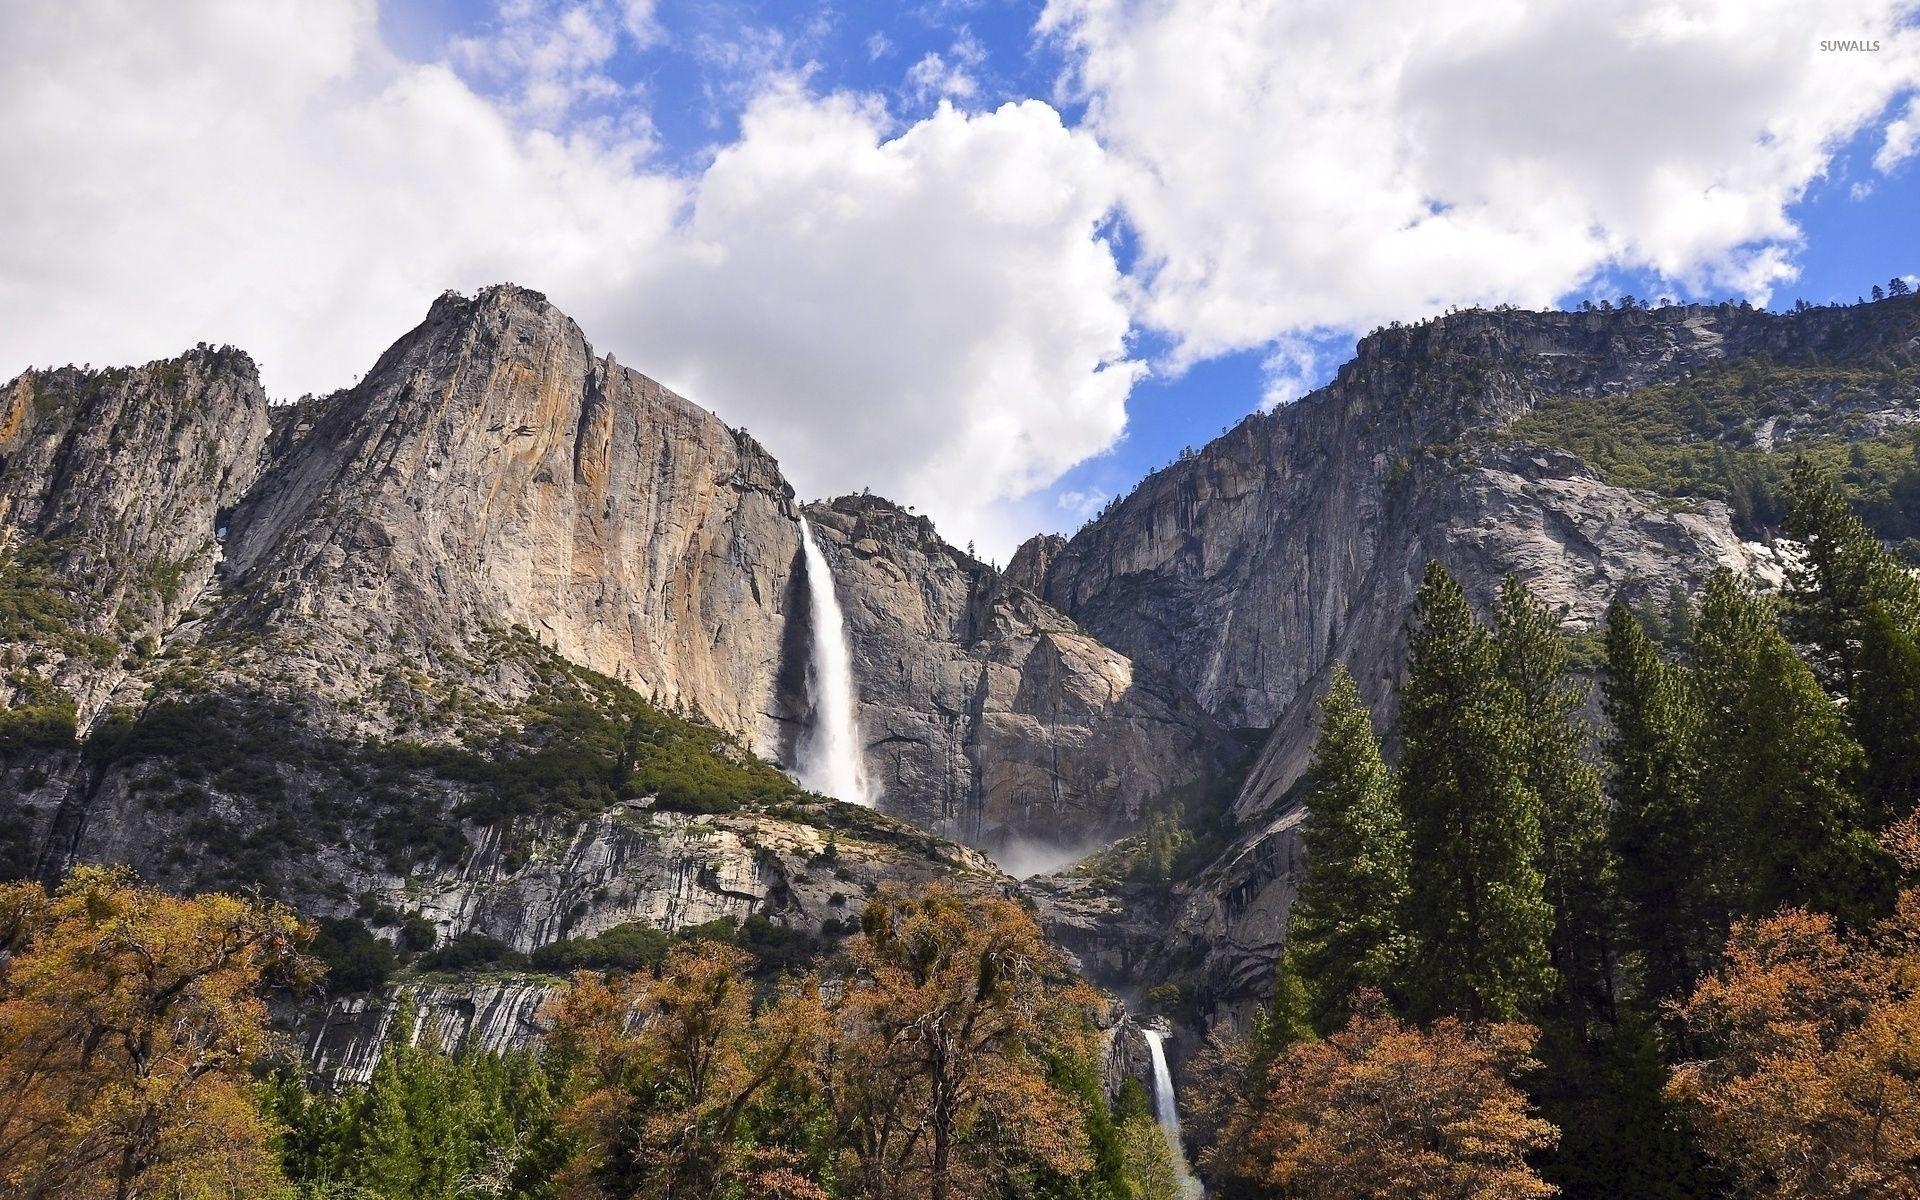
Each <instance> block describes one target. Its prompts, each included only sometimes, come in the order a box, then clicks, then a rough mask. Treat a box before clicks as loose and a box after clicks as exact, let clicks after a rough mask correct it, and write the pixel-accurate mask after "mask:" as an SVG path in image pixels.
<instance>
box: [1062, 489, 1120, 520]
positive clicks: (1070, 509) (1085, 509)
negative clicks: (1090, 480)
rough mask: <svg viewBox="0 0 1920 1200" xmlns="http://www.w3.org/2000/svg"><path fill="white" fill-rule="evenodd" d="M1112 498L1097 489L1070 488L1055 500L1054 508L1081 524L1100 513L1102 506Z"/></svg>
mask: <svg viewBox="0 0 1920 1200" xmlns="http://www.w3.org/2000/svg"><path fill="white" fill-rule="evenodd" d="M1112 498H1113V497H1111V496H1109V495H1108V494H1107V493H1106V492H1104V491H1102V490H1100V489H1099V488H1097V487H1094V488H1085V489H1081V488H1068V489H1066V490H1065V491H1063V492H1061V493H1060V494H1059V495H1058V496H1056V497H1055V498H1054V507H1056V508H1058V509H1059V510H1060V511H1061V512H1062V513H1064V514H1065V515H1066V516H1067V517H1068V518H1069V519H1071V520H1072V521H1074V522H1075V523H1080V522H1084V521H1086V520H1087V518H1089V517H1091V516H1093V514H1095V513H1097V512H1099V511H1100V506H1101V505H1103V504H1105V503H1106V502H1107V501H1108V500H1111V499H1112Z"/></svg>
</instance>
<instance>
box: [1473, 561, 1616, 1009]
mask: <svg viewBox="0 0 1920 1200" xmlns="http://www.w3.org/2000/svg"><path fill="white" fill-rule="evenodd" d="M1494 641H1495V644H1496V645H1497V646H1498V648H1499V652H1500V673H1501V675H1502V677H1503V678H1505V679H1506V681H1507V683H1509V684H1510V685H1512V687H1513V689H1514V690H1515V691H1516V692H1518V693H1519V696H1520V704H1521V712H1522V717H1523V721H1524V729H1525V737H1524V744H1523V747H1522V750H1523V765H1524V772H1525V780H1526V784H1527V787H1528V788H1529V789H1530V790H1531V791H1532V792H1533V794H1534V796H1535V798H1536V799H1537V800H1538V802H1539V806H1540V808H1539V811H1540V874H1541V878H1542V880H1543V881H1544V886H1545V894H1546V899H1547V903H1548V905H1549V906H1550V907H1551V908H1552V910H1553V932H1552V935H1551V936H1550V937H1549V939H1548V943H1547V948H1548V955H1549V958H1550V959H1551V961H1552V963H1553V967H1554V970H1555V972H1556V973H1557V974H1558V976H1559V987H1560V994H1559V1000H1560V1004H1561V1006H1562V1008H1563V1010H1564V1011H1563V1016H1564V1017H1565V1019H1566V1020H1567V1021H1568V1023H1569V1024H1570V1025H1571V1027H1572V1028H1573V1029H1574V1031H1575V1032H1576V1034H1577V1035H1579V1036H1583V1037H1584V1036H1585V1035H1586V1032H1587V1026H1588V1024H1589V1022H1591V1021H1592V1020H1594V1019H1595V1018H1596V1017H1599V1016H1602V1015H1604V1014H1605V1013H1606V1012H1607V1010H1608V1009H1610V1007H1611V985H1612V949H1611V946H1610V944H1609V937H1608V933H1609V930H1610V928H1611V926H1612V924H1613V917H1612V913H1611V905H1610V903H1609V898H1608V892H1609V887H1610V885H1611V882H1612V880H1611V874H1610V872H1609V871H1608V864H1607V841H1606V839H1607V811H1606V797H1605V796H1604V794H1603V793H1602V792H1601V788H1600V768H1599V766H1598V765H1597V764H1596V763H1594V762H1593V761H1592V759H1591V758H1590V757H1589V753H1588V748H1589V746H1590V745H1591V744H1592V741H1593V731H1592V729H1591V728H1590V727H1589V725H1588V723H1587V721H1586V720H1585V719H1584V718H1583V717H1582V716H1581V715H1580V714H1581V710H1582V709H1583V708H1584V707H1585V706H1586V699H1587V689H1586V688H1585V687H1583V686H1580V685H1578V684H1575V683H1573V682H1572V681H1571V680H1569V678H1568V676H1567V644H1566V641H1565V639H1564V638H1563V637H1562V636H1561V632H1560V615H1559V614H1558V613H1555V612H1553V611H1552V610H1550V609H1548V608H1547V607H1546V606H1545V605H1543V604H1540V603H1538V602H1537V601H1535V600H1534V598H1533V596H1532V594H1531V593H1530V592H1528V591H1527V588H1526V585H1525V584H1523V583H1521V582H1520V581H1519V580H1518V579H1516V578H1514V577H1513V576H1511V575H1509V576H1508V577H1507V578H1506V580H1505V581H1504V582H1503V583H1502V584H1501V587H1500V606H1499V609H1498V610H1497V612H1496V613H1495V619H1494Z"/></svg>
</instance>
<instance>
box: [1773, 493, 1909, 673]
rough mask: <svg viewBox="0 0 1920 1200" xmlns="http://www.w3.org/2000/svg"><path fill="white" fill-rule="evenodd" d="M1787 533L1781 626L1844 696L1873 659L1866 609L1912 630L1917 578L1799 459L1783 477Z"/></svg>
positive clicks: (1874, 664)
mask: <svg viewBox="0 0 1920 1200" xmlns="http://www.w3.org/2000/svg"><path fill="white" fill-rule="evenodd" d="M1788 497H1789V500H1788V507H1787V518H1786V523H1785V524H1786V529H1787V532H1788V533H1790V534H1792V535H1793V536H1794V537H1795V538H1797V539H1799V541H1800V544H1801V546H1800V555H1799V557H1798V558H1797V559H1796V560H1795V561H1794V562H1793V565H1792V566H1791V567H1790V568H1789V569H1788V571H1787V587H1786V602H1787V603H1786V614H1785V615H1786V622H1785V623H1786V629H1787V634H1788V636H1789V637H1790V638H1791V639H1792V640H1793V641H1794V642H1795V643H1798V644H1800V645H1804V646H1808V647H1810V648H1811V652H1812V653H1813V655H1814V665H1815V668H1816V671H1817V673H1818V674H1819V676H1820V678H1821V680H1822V681H1823V682H1824V683H1826V684H1827V685H1828V686H1829V687H1831V688H1832V689H1833V690H1834V691H1835V692H1836V693H1838V694H1839V695H1842V696H1848V697H1851V696H1852V695H1853V693H1854V688H1855V686H1856V679H1857V677H1858V675H1859V674H1860V673H1861V672H1862V671H1868V672H1871V671H1872V670H1873V669H1874V667H1875V666H1876V665H1877V664H1876V660H1875V659H1874V658H1873V657H1872V656H1870V655H1867V654H1865V653H1864V652H1863V647H1862V642H1863V641H1864V639H1865V637H1866V633H1867V623H1868V619H1869V618H1868V611H1869V609H1871V608H1872V607H1873V606H1874V605H1879V606H1880V607H1881V608H1882V610H1883V611H1884V612H1885V613H1886V615H1887V617H1888V618H1889V619H1890V620H1891V621H1892V622H1893V623H1894V625H1895V626H1896V627H1898V628H1901V629H1905V630H1907V631H1908V632H1909V634H1912V633H1913V632H1914V631H1916V630H1917V629H1920V582H1916V581H1915V580H1914V578H1913V576H1912V575H1910V574H1908V573H1907V572H1906V571H1905V570H1904V569H1903V568H1902V567H1901V565H1900V561H1899V560H1898V559H1897V558H1895V557H1894V556H1893V554H1892V553H1891V552H1889V551H1888V550H1887V548H1886V547H1885V546H1882V545H1881V544H1880V540H1879V539H1878V538H1876V537H1875V536H1874V535H1873V531H1872V530H1870V529H1868V528H1867V526H1866V523H1865V522H1864V521H1862V520H1861V519H1860V518H1859V517H1858V516H1857V515H1856V514H1855V513H1854V511H1853V509H1852V507H1851V506H1849V505H1848V503H1847V499H1846V496H1845V495H1844V494H1843V493H1842V492H1841V490H1840V488H1839V485H1838V484H1836V483H1835V482H1834V480H1833V477H1832V476H1830V475H1828V474H1827V473H1826V472H1824V471H1822V470H1820V469H1819V468H1818V467H1815V466H1814V465H1813V464H1812V463H1810V462H1808V461H1807V460H1805V459H1801V460H1800V461H1798V462H1796V463H1794V465H1793V468H1792V471H1791V473H1790V474H1789V476H1788Z"/></svg>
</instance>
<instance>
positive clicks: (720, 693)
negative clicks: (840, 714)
mask: <svg viewBox="0 0 1920 1200" xmlns="http://www.w3.org/2000/svg"><path fill="white" fill-rule="evenodd" d="M286 440H287V442H288V443H289V444H288V446H287V448H286V449H285V451H284V452H283V455H282V457H281V458H280V459H279V460H278V461H276V462H275V463H274V465H273V467H272V468H271V470H270V471H269V472H268V474H267V475H266V477H265V478H263V479H262V480H261V481H260V483H259V485H258V486H257V487H255V488H254V489H253V490H252V491H251V492H250V493H249V495H248V496H247V498H246V499H245V501H244V502H243V503H242V504H241V505H240V506H239V508H238V509H237V510H236V512H235V513H234V516H233V521H232V531H231V535H230V538H229V556H230V564H229V570H228V573H229V576H230V578H231V579H232V580H233V582H234V591H235V595H236V598H237V602H236V603H235V604H233V605H232V606H231V607H230V608H229V609H228V610H227V611H225V612H224V613H223V614H222V616H221V621H222V623H223V624H225V625H227V626H229V627H232V628H236V629H245V630H248V631H250V632H260V633H266V634H269V635H272V636H276V637H277V638H278V639H279V640H280V641H281V642H282V643H283V644H284V647H285V649H286V650H287V651H288V652H289V653H292V654H297V655H300V656H302V657H305V658H308V659H310V660H311V661H312V662H313V663H314V664H315V665H316V667H317V668H320V669H316V670H315V671H314V672H313V680H312V682H313V684H314V685H315V686H316V687H319V688H321V689H323V690H328V691H337V692H339V693H341V694H343V695H345V696H351V695H353V694H354V693H355V692H357V691H361V690H364V689H365V688H366V687H367V684H368V681H367V679H366V677H365V674H364V671H363V668H365V667H374V668H377V667H379V666H381V665H384V663H385V662H388V661H391V660H392V659H393V658H394V657H395V656H396V655H398V656H400V657H411V656H416V655H419V654H421V653H423V652H425V653H428V654H430V653H431V652H432V651H434V650H436V649H440V648H444V647H447V646H458V645H463V644H465V643H466V642H468V641H470V640H472V639H473V638H474V637H475V636H476V635H477V634H479V633H481V632H483V631H484V630H487V629H493V628H500V627H505V626H514V625H518V626H523V627H525V628H526V629H528V630H529V631H531V632H532V633H533V634H534V636H535V637H537V638H538V639H539V640H540V641H541V642H542V643H543V644H545V645H548V646H551V647H553V648H555V649H557V650H558V651H559V652H560V653H561V654H563V655H565V656H566V657H567V658H569V659H572V660H574V661H576V662H579V663H582V664H584V665H586V666H589V667H592V668H594V669H595V670H598V671H601V672H603V673H604V674H607V675H611V676H614V677H615V678H618V679H621V680H622V681H624V682H627V683H630V684H631V685H633V686H634V687H636V688H638V689H639V690H640V691H642V692H643V693H646V694H649V695H651V696H654V697H655V698H657V699H658V700H659V701H660V702H661V703H663V704H667V705H672V706H682V707H685V708H687V709H689V710H691V711H695V712H698V713H700V714H702V715H704V716H705V717H707V718H708V719H709V720H711V721H713V722H714V723H716V724H718V725H720V726H721V727H722V728H725V729H728V730H731V731H733V732H736V733H739V734H741V735H743V736H745V737H747V738H748V739H749V740H750V741H752V742H753V743H754V744H756V745H758V746H760V747H761V748H763V749H770V748H772V747H773V745H774V744H775V742H776V741H777V739H778V729H779V725H778V720H779V717H780V716H781V715H782V710H781V705H780V701H779V700H778V699H777V698H776V696H775V693H774V683H775V679H776V676H777V675H778V673H779V670H780V662H781V653H782V651H781V647H782V637H783V633H784V626H785V620H786V613H787V612H788V611H789V609H790V606H791V597H789V595H788V588H789V583H790V580H791V578H792V575H793V572H794V564H795V559H796V555H797V553H798V550H799V534H798V526H797V524H796V519H797V515H796V511H795V509H794V507H793V504H792V489H791V488H789V487H788V486H787V484H786V482H785V481H784V480H783V479H782V478H781V476H780V472H779V468H778V466H777V465H776V464H775V463H774V461H773V459H772V458H771V457H770V456H768V455H767V454H766V452H765V451H763V450H762V449H761V448H760V447H759V446H758V445H757V444H756V443H754V442H753V440H752V439H751V438H748V437H747V436H746V435H745V434H742V433H737V432H735V431H733V430H730V429H728V428H727V427H726V426H725V425H724V424H722V423H721V422H720V421H719V420H718V419H717V418H715V417H714V416H713V415H712V414H711V413H708V412H705V411H704V410H702V409H700V408H697V407H695V406H694V405H692V404H690V403H688V402H687V401H685V400H682V399H681V398H680V397H678V396H676V395H674V394H673V393H671V392H668V391H667V390H666V389H664V388H662V387H661V386H660V385H659V384H657V383H655V382H653V381H652V380H650V379H648V378H646V377H645V376H643V375H640V374H638V373H636V372H634V371H631V370H628V369H627V368H624V367H621V366H619V365H618V364H616V363H615V362H614V361H613V360H612V359H611V358H603V359H595V358H594V357H593V354H592V350H591V348H590V347H589V346H588V344H587V341H586V339H585V337H584V336H582V334H581V332H580V330H579V329H578V327H576V326H575V325H574V323H573V322H572V321H570V320H568V319H567V318H566V317H565V316H564V315H562V314H561V313H560V312H559V311H558V310H557V309H555V308H554V307H553V306H552V305H550V304H549V303H547V301H546V300H545V298H544V297H542V296H540V295H539V294H538V293H535V292H529V291H526V290H525V289H521V288H516V287H511V286H503V287H497V288H490V289H487V290H486V291H484V292H482V293H480V295H479V296H477V297H475V298H473V299H466V298H464V297H460V296H455V295H451V294H450V295H447V296H443V297H442V298H441V299H440V300H439V301H438V302H437V303H435V304H434V306H433V309H432V311H431V312H429V313H428V315H427V319H426V321H425V323H423V324H422V325H421V326H420V327H419V328H418V329H416V330H414V331H413V332H412V333H411V334H409V335H408V336H407V337H405V338H403V339H402V340H401V341H400V342H398V343H396V344H395V345H394V347H393V348H392V349H390V350H389V351H387V353H386V354H385V355H384V356H382V358H381V359H380V361H379V363H378V364H377V365H376V366H375V367H374V369H373V370H372V371H370V372H369V373H368V374H367V376H366V378H365V379H364V380H363V381H362V382H361V383H360V384H359V386H357V387H356V388H354V389H353V390H352V391H351V392H347V393H343V394H341V395H338V396H336V397H333V398H331V399H330V400H329V401H328V402H326V403H325V404H323V405H318V406H316V407H315V411H313V412H312V413H310V414H302V419H301V423H300V426H299V427H298V428H296V429H295V430H293V431H292V432H291V433H290V435H289V436H288V437H287V439H286ZM368 647H371V648H373V649H374V654H373V656H372V658H371V660H370V659H369V656H368V655H367V653H366V648H368Z"/></svg>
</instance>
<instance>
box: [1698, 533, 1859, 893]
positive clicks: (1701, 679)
mask: <svg viewBox="0 0 1920 1200" xmlns="http://www.w3.org/2000/svg"><path fill="white" fill-rule="evenodd" d="M1693 669H1694V679H1695V683H1696V686H1697V687H1698V689H1699V692H1700V697H1701V711H1702V723H1701V779H1702V784H1703V788H1702V794H1703V797H1704V798H1705V799H1706V802H1707V803H1706V809H1707V812H1708V813H1709V814H1710V815H1712V816H1713V817H1715V818H1717V819H1718V820H1717V821H1716V826H1717V828H1720V829H1727V830H1730V831H1732V837H1731V843H1732V850H1733V863H1734V867H1735V878H1736V887H1735V888H1734V889H1733V894H1734V895H1736V896H1737V897H1738V899H1739V902H1740V903H1739V907H1738V909H1737V913H1738V915H1761V914H1766V913H1771V912H1773V911H1774V910H1775V909H1777V908H1779V907H1781V906H1783V905H1799V906H1802V907H1807V908H1812V909H1816V910H1818V911H1822V912H1830V913H1834V914H1837V915H1839V916H1841V917H1842V918H1844V919H1846V920H1848V921H1853V922H1859V921H1865V920H1867V919H1869V918H1871V917H1872V916H1873V915H1875V913H1876V912H1877V911H1878V910H1879V908H1880V906H1881V905H1882V904H1883V903H1884V901H1885V898H1886V893H1887V891H1888V886H1889V884H1890V882H1891V879H1890V864H1889V863H1888V861H1887V859H1886V857H1885V855H1884V854H1883V853H1882V852H1881V851H1880V849H1879V847H1878V846H1877V844H1876V843H1875V841H1874V837H1873V833H1872V831H1871V830H1869V829H1868V828H1867V824H1866V819H1865V814H1864V810H1863V806H1862V805H1861V803H1860V799H1859V796H1858V795H1857V794H1856V793H1855V792H1854V790H1853V788H1852V781H1853V780H1854V779H1856V778H1857V777H1858V773H1859V772H1860V770H1861V768H1862V766H1863V758H1862V754H1861V751H1860V746H1859V744H1858V743H1857V742H1856V741H1854V739H1853V736H1852V734H1851V733H1850V732H1849V731H1848V729H1847V722H1846V719H1845V717H1844V716H1843V715H1842V713H1841V710H1840V708H1839V707H1838V706H1837V705H1836V704H1835V703H1834V702H1833V700H1832V699H1831V698H1830V697H1829V696H1828V695H1827V693H1826V691H1825V690H1823V689H1822V688H1821V686H1820V683H1819V680H1817V679H1816V678H1815V677H1814V674H1813V671H1812V670H1811V669H1810V668H1809V667H1808V666H1807V664H1806V663H1805V662H1803V661H1801V659H1800V658H1799V656H1798V655H1796V654H1795V653H1794V651H1793V647H1792V646H1791V645H1789V644H1788V643H1787V639H1786V637H1785V636H1784V635H1782V634H1781V632H1780V630H1779V628H1778V626H1777V625H1776V623H1775V620H1774V613H1773V606H1772V604H1771V603H1769V602H1768V601H1766V600H1764V599H1762V598H1760V597H1757V596H1754V595H1752V594H1751V593H1749V592H1748V591H1747V590H1746V589H1745V588H1743V587H1742V586H1741V585H1740V584H1739V582H1738V581H1737V580H1736V579H1735V578H1734V576H1733V573H1732V572H1731V571H1728V570H1726V569H1725V568H1722V569H1721V570H1719V571H1716V572H1715V573H1714V575H1713V578H1712V579H1710V580H1709V581H1708V583H1707V587H1706V591H1705V593H1704V595H1703V597H1702V599H1701V604H1700V613H1699V616H1698V618H1697V619H1696V621H1695V627H1694V642H1693ZM1709 832H1713V830H1711V829H1710V831H1709ZM1722 836H1725V835H1722Z"/></svg>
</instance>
